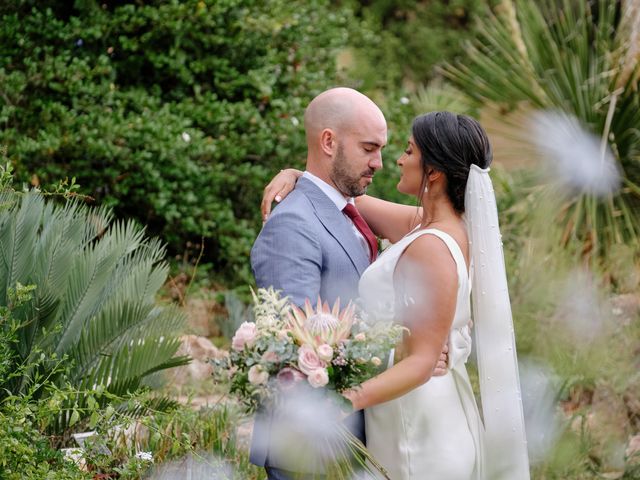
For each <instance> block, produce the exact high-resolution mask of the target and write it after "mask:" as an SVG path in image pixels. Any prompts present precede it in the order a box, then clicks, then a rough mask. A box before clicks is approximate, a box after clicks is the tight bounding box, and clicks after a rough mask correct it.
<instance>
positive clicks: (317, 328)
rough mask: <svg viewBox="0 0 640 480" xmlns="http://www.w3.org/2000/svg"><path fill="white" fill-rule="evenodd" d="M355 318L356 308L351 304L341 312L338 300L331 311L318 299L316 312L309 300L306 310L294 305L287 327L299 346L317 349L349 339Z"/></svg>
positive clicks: (327, 305) (305, 305)
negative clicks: (310, 346) (323, 345)
mask: <svg viewBox="0 0 640 480" xmlns="http://www.w3.org/2000/svg"><path fill="white" fill-rule="evenodd" d="M354 318H355V307H354V305H353V304H352V303H351V302H349V304H348V305H347V307H346V308H345V309H344V310H342V311H340V299H338V300H336V302H335V304H334V305H333V308H332V309H331V308H329V304H328V303H326V302H325V303H324V304H323V303H322V301H321V300H320V298H318V305H317V307H316V309H315V310H314V308H313V306H312V305H311V302H310V301H309V300H308V299H307V301H306V302H305V304H304V310H302V309H300V308H298V307H296V306H295V305H292V308H291V311H290V312H289V314H288V322H287V326H288V328H289V329H290V330H291V333H292V334H293V337H294V338H295V339H296V341H297V343H298V344H300V345H305V344H307V345H312V346H313V347H315V348H317V347H319V346H320V345H322V344H328V345H330V346H331V345H335V344H336V343H338V342H339V341H340V340H344V339H346V338H348V337H349V333H350V332H351V326H352V325H353V321H354Z"/></svg>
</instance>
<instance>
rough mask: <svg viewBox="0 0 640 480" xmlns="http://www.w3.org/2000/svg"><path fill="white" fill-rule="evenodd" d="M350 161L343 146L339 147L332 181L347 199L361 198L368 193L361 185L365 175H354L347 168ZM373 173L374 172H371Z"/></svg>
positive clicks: (334, 162) (332, 172) (365, 187)
mask: <svg viewBox="0 0 640 480" xmlns="http://www.w3.org/2000/svg"><path fill="white" fill-rule="evenodd" d="M347 166H348V160H347V158H346V157H345V155H344V149H343V148H342V145H338V151H337V152H336V158H335V159H334V161H333V167H332V168H331V175H330V177H329V178H331V181H332V182H333V183H334V185H335V186H336V187H337V189H338V190H339V191H340V193H342V194H343V195H345V196H347V197H359V196H361V195H364V194H365V193H367V186H366V185H365V186H363V185H361V184H360V180H361V179H362V175H363V174H354V173H353V172H351V171H349V169H348V168H347ZM371 173H373V172H371Z"/></svg>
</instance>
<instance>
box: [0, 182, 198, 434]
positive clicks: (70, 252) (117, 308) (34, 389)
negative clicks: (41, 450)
mask: <svg viewBox="0 0 640 480" xmlns="http://www.w3.org/2000/svg"><path fill="white" fill-rule="evenodd" d="M0 205H3V206H4V208H3V209H0V313H2V321H1V322H0V331H3V332H6V331H15V334H16V341H15V342H11V343H7V344H5V346H4V348H6V349H8V350H7V353H6V355H5V356H4V361H5V362H7V363H6V364H3V365H2V370H4V371H5V372H10V373H9V374H5V375H3V376H2V377H0V400H2V399H4V398H6V397H7V396H11V395H21V394H26V393H29V394H30V395H32V396H33V398H35V399H40V398H45V397H46V396H47V395H48V394H49V393H50V390H49V389H47V387H48V386H50V385H54V386H58V387H64V386H66V385H69V386H71V387H72V388H73V389H74V390H75V391H77V395H76V396H75V397H74V398H66V399H64V402H63V403H64V405H62V406H61V407H64V408H62V410H61V412H62V413H61V415H60V416H58V417H57V418H56V420H55V421H54V422H52V424H51V425H49V426H48V428H49V429H50V430H52V431H53V432H56V433H64V432H66V431H67V430H68V429H69V428H70V427H73V425H74V424H75V423H77V422H79V421H80V420H82V418H84V417H86V416H88V415H89V414H90V413H91V407H92V405H93V406H95V405H94V404H96V403H100V402H102V403H106V402H108V401H111V400H112V399H113V397H114V396H122V397H126V396H129V395H131V394H134V393H136V392H139V391H141V390H142V389H144V388H145V387H146V386H147V385H150V384H151V383H152V381H153V378H154V374H155V373H156V372H158V371H161V370H164V369H167V368H171V367H173V366H176V365H182V364H184V363H185V362H186V361H187V359H186V358H184V357H174V355H175V353H176V351H177V349H178V346H179V339H178V338H177V336H178V334H179V333H180V332H181V328H182V324H183V314H182V313H180V312H179V311H178V310H177V309H174V308H170V307H160V306H158V305H157V304H156V299H155V295H156V293H157V291H158V289H159V288H160V287H161V286H162V284H163V283H164V280H165V278H166V275H167V269H168V267H167V265H166V264H165V263H164V262H163V258H164V255H165V251H164V248H163V247H162V246H161V244H160V243H159V242H158V241H157V240H149V239H147V238H145V236H144V232H143V230H142V229H141V228H140V227H138V226H137V225H136V224H135V223H134V222H133V221H128V222H112V217H111V213H110V212H109V211H108V210H107V209H105V208H102V209H95V208H93V209H90V208H87V207H85V206H82V205H81V204H79V203H78V202H77V201H68V202H66V203H64V204H61V205H57V204H55V203H54V202H53V201H45V199H44V195H43V194H41V193H37V192H24V193H17V192H14V191H12V190H6V191H4V192H0ZM22 285H35V287H30V288H34V289H33V291H25V290H24V288H25V287H22ZM20 292H22V293H21V294H20ZM20 295H22V297H20ZM25 295H27V296H28V297H24V296H25ZM9 313H10V314H11V315H10V318H11V321H10V322H9V321H8V320H6V318H9ZM62 366H63V367H64V368H61V367H62ZM87 407H89V408H87Z"/></svg>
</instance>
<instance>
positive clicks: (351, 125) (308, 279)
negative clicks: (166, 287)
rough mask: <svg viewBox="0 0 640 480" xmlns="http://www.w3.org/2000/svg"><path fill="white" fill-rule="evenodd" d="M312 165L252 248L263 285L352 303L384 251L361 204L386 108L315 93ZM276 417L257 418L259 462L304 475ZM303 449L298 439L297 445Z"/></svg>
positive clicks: (355, 420) (354, 423)
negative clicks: (283, 447)
mask: <svg viewBox="0 0 640 480" xmlns="http://www.w3.org/2000/svg"><path fill="white" fill-rule="evenodd" d="M304 127H305V132H306V140H307V164H306V171H305V173H304V174H303V176H302V177H301V178H300V179H299V180H298V182H297V184H296V188H295V190H294V191H293V192H291V194H289V195H288V196H287V198H286V199H285V200H283V201H282V203H281V204H280V205H279V206H278V208H277V209H275V210H274V212H273V214H272V215H271V216H270V217H269V220H268V221H267V222H266V224H265V225H264V227H263V229H262V231H261V232H260V235H259V236H258V238H257V239H256V242H255V244H254V245H253V249H252V250H251V266H252V269H253V273H254V275H255V278H256V283H257V285H258V287H269V286H273V287H274V288H276V289H278V290H282V293H283V294H284V295H287V296H288V297H289V299H290V300H291V301H292V302H293V303H295V304H297V305H300V306H301V305H303V304H304V302H305V300H306V299H307V298H308V299H310V300H311V301H312V303H315V302H316V300H317V298H318V296H319V297H320V298H321V299H322V300H323V301H326V302H328V303H329V304H330V305H333V303H334V302H335V301H336V299H338V298H340V301H341V304H342V305H343V306H345V305H346V304H347V302H348V301H349V300H352V299H355V298H356V297H357V296H358V281H359V279H360V275H362V273H363V272H364V270H365V269H366V268H367V267H368V266H369V264H370V262H371V261H373V260H374V259H375V258H376V256H377V253H378V251H377V243H376V240H375V236H374V235H373V233H372V232H371V230H370V229H369V227H368V226H367V224H366V223H365V222H364V220H363V219H362V217H361V216H360V215H359V214H358V212H357V210H356V209H355V205H354V200H353V197H356V196H359V195H363V194H364V193H365V191H366V190H367V187H368V186H369V185H370V184H371V181H372V180H373V176H374V174H375V172H376V171H378V170H379V169H381V168H382V148H383V147H384V146H385V145H386V143H387V124H386V121H385V118H384V115H383V114H382V112H381V111H380V109H379V108H378V106H377V105H376V104H375V103H373V102H372V101H371V100H370V99H369V98H368V97H366V96H365V95H363V94H361V93H359V92H357V91H355V90H352V89H350V88H333V89H330V90H327V91H325V92H323V93H321V94H320V95H318V96H317V97H316V98H314V99H313V100H312V101H311V103H310V104H309V106H308V107H307V109H306V111H305V115H304ZM348 420H351V421H349V422H347V423H349V427H350V430H351V431H352V433H354V434H355V435H356V436H357V437H358V438H359V439H360V440H362V441H363V442H364V440H365V438H364V415H363V412H362V411H359V412H356V413H354V414H353V415H352V416H351V417H349V419H348ZM273 427H274V425H273V417H272V416H269V415H268V414H263V415H259V416H258V417H257V418H256V423H255V426H254V433H253V439H252V446H251V455H250V458H251V462H252V463H254V464H256V465H260V466H264V467H265V469H266V471H267V475H268V478H269V479H271V480H281V479H282V480H289V479H291V478H294V477H296V478H299V474H296V473H293V472H289V471H287V470H286V469H285V468H282V467H283V465H282V463H281V462H280V461H279V460H280V459H279V458H277V456H276V455H274V454H273V452H271V451H270V448H269V447H270V445H271V444H272V443H273V442H274V440H276V439H272V438H270V437H271V434H272V433H273V430H274V428H273ZM291 447H292V448H293V449H294V450H295V445H292V446H291Z"/></svg>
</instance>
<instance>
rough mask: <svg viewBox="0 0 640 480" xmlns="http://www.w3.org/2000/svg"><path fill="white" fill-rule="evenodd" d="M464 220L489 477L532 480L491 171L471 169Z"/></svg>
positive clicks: (486, 469)
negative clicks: (469, 262)
mask: <svg viewBox="0 0 640 480" xmlns="http://www.w3.org/2000/svg"><path fill="white" fill-rule="evenodd" d="M465 217H466V222H467V231H468V235H469V251H470V254H471V258H472V259H473V265H472V274H471V279H472V280H471V281H472V288H473V290H472V306H473V320H474V330H475V345H476V352H477V361H478V372H479V377H480V394H481V403H482V413H483V419H484V426H485V437H484V450H485V455H486V458H485V462H484V464H485V472H486V476H487V477H486V478H487V479H491V480H501V479H504V480H507V479H508V480H528V479H529V478H530V474H529V458H528V454H527V441H526V436H525V430H524V414H523V409H522V395H521V391H520V380H519V377H518V360H517V355H516V345H515V337H514V332H513V318H512V315H511V302H510V300H509V290H508V287H507V275H506V270H505V265H504V255H503V251H502V240H501V235H500V227H499V224H498V210H497V207H496V200H495V194H494V191H493V185H492V183H491V178H490V177H489V169H488V168H487V169H482V168H480V167H478V166H477V165H471V168H470V170H469V178H468V180H467V187H466V191H465Z"/></svg>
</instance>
